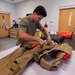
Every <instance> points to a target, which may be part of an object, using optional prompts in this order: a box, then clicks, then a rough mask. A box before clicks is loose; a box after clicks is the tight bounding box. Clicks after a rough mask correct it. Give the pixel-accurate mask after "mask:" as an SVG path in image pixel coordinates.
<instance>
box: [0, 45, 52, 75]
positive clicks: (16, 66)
mask: <svg viewBox="0 0 75 75" xmlns="http://www.w3.org/2000/svg"><path fill="white" fill-rule="evenodd" d="M46 46H47V45H45V46H44V47H42V48H41V47H40V45H38V46H37V47H35V48H33V49H31V50H26V49H25V48H18V49H16V50H15V51H14V52H12V53H10V54H9V55H7V56H6V57H4V58H2V59H1V60H0V75H19V73H20V72H21V70H22V69H23V68H24V67H25V66H26V65H27V63H28V62H29V61H30V60H31V59H32V58H33V56H34V54H36V53H37V52H40V51H42V50H45V48H46ZM51 47H52V46H51V45H48V46H47V48H48V49H50V48H51Z"/></svg>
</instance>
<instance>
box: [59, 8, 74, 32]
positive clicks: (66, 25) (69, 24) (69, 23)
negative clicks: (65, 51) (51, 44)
mask: <svg viewBox="0 0 75 75" xmlns="http://www.w3.org/2000/svg"><path fill="white" fill-rule="evenodd" d="M74 27H75V9H74V8H72V9H61V10H60V11H59V31H69V32H72V29H73V28H74Z"/></svg>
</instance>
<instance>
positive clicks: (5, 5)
mask: <svg viewBox="0 0 75 75" xmlns="http://www.w3.org/2000/svg"><path fill="white" fill-rule="evenodd" d="M0 6H1V8H0V13H9V14H10V16H11V26H12V24H13V20H16V8H15V4H12V3H9V2H6V1H3V0H2V1H1V0H0Z"/></svg>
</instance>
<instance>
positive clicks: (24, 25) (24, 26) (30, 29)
mask: <svg viewBox="0 0 75 75" xmlns="http://www.w3.org/2000/svg"><path fill="white" fill-rule="evenodd" d="M40 28H42V25H41V24H40V23H36V22H33V21H32V20H31V19H30V17H29V16H26V17H24V18H22V19H21V21H20V22H19V26H18V30H24V31H25V32H27V33H28V34H30V35H32V36H34V35H35V33H36V29H40ZM24 41H25V40H23V39H21V38H19V37H18V42H20V43H22V42H24Z"/></svg>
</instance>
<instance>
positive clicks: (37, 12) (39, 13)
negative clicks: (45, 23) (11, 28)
mask: <svg viewBox="0 0 75 75" xmlns="http://www.w3.org/2000/svg"><path fill="white" fill-rule="evenodd" d="M33 15H34V17H33V19H34V21H35V22H40V21H41V19H43V17H46V16H47V12H46V10H45V8H44V7H43V6H37V7H36V8H35V9H34V11H33Z"/></svg>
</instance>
